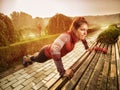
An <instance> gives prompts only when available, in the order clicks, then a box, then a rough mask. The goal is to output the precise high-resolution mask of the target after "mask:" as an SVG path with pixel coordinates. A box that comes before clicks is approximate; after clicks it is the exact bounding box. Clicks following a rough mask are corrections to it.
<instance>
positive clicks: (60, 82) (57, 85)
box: [49, 43, 97, 90]
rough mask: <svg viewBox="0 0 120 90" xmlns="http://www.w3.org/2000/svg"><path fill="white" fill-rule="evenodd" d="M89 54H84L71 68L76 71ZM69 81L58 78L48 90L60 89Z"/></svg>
mask: <svg viewBox="0 0 120 90" xmlns="http://www.w3.org/2000/svg"><path fill="white" fill-rule="evenodd" d="M96 44H97V43H94V44H93V45H92V46H91V47H93V46H94V45H96ZM89 54H90V52H85V53H84V54H83V55H82V56H81V57H80V59H79V60H78V61H77V62H76V63H75V64H73V65H72V66H71V68H72V69H73V70H74V71H76V70H77V68H78V67H80V65H81V64H82V63H83V62H84V61H85V60H86V58H87V57H88V56H89ZM68 80H69V79H68V78H66V77H63V78H59V79H58V80H57V81H56V82H55V83H54V84H53V85H52V86H51V87H50V88H49V90H57V89H60V88H62V86H63V85H65V83H66V82H67V81H68Z"/></svg>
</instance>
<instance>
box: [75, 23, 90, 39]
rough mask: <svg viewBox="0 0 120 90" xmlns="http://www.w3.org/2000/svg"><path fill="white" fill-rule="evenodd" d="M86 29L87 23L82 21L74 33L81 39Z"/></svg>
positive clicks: (83, 37)
mask: <svg viewBox="0 0 120 90" xmlns="http://www.w3.org/2000/svg"><path fill="white" fill-rule="evenodd" d="M87 30H88V25H87V24H86V23H83V24H82V25H81V26H80V27H79V28H78V30H77V31H76V32H75V34H76V36H77V37H78V38H79V39H80V40H83V39H85V37H86V35H87Z"/></svg>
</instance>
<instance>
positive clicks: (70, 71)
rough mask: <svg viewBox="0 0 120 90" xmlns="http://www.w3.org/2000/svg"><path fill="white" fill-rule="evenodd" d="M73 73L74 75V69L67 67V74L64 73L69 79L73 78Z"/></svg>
mask: <svg viewBox="0 0 120 90" xmlns="http://www.w3.org/2000/svg"><path fill="white" fill-rule="evenodd" d="M73 75H74V72H73V70H72V69H67V70H66V71H65V74H64V76H65V77H68V78H69V79H71V78H72V77H73Z"/></svg>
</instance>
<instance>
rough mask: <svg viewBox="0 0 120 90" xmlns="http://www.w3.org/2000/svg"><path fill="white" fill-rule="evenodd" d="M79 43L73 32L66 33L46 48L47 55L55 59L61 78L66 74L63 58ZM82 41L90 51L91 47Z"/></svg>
mask: <svg viewBox="0 0 120 90" xmlns="http://www.w3.org/2000/svg"><path fill="white" fill-rule="evenodd" d="M78 41H79V39H78V38H77V37H76V35H75V34H74V33H73V32H66V33H63V34H61V35H60V36H59V37H58V38H57V39H56V40H55V41H54V42H53V43H52V44H50V45H48V46H47V47H46V48H45V55H46V56H47V57H49V58H53V59H54V62H55V65H56V67H57V70H58V72H59V73H60V75H61V76H63V75H64V73H65V69H64V67H63V64H62V60H61V57H63V56H65V55H66V54H67V53H69V52H70V51H72V50H73V48H74V46H75V44H76V42H78ZM81 41H82V43H83V44H84V46H85V49H88V48H89V47H88V44H87V42H86V40H81Z"/></svg>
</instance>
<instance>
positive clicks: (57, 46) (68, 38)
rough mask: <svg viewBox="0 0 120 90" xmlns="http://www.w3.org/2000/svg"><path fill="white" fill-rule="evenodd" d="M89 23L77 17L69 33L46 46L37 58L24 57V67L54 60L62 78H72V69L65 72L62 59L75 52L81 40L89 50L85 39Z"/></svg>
mask: <svg viewBox="0 0 120 90" xmlns="http://www.w3.org/2000/svg"><path fill="white" fill-rule="evenodd" d="M87 30H88V23H87V21H86V20H85V18H84V17H75V19H74V20H73V22H72V24H71V26H70V29H69V31H68V32H66V33H63V34H61V35H60V36H59V37H58V38H57V39H56V40H55V41H54V42H53V43H52V44H50V45H46V46H44V47H43V48H42V49H41V50H40V52H39V54H38V55H37V56H24V58H23V65H24V66H26V65H27V63H31V62H32V61H34V62H39V63H43V62H45V61H47V60H49V59H51V58H52V59H53V60H54V63H55V65H56V67H57V71H58V72H59V74H60V76H67V77H68V78H71V77H72V76H73V74H74V72H73V70H72V69H68V70H65V69H64V67H63V63H62V60H61V57H63V56H64V55H66V54H67V53H69V52H70V51H72V50H73V48H74V46H75V44H76V43H77V42H78V41H79V40H81V41H82V43H83V44H84V46H85V49H88V48H89V47H88V45H87V42H86V40H85V37H86V35H87Z"/></svg>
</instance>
